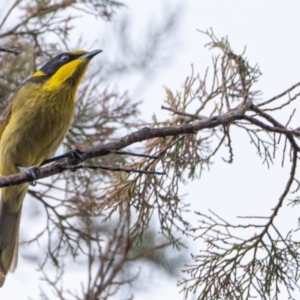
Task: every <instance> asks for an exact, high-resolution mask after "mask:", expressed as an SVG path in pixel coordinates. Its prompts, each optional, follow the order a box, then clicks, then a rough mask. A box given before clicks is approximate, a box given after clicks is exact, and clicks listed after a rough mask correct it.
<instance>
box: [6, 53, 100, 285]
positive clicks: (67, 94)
mask: <svg viewBox="0 0 300 300" xmlns="http://www.w3.org/2000/svg"><path fill="white" fill-rule="evenodd" d="M100 52H101V50H94V51H91V52H86V51H83V50H76V51H71V52H66V53H61V54H59V55H57V56H56V57H54V58H53V59H51V60H50V61H49V62H47V63H46V64H45V65H44V66H42V67H41V68H40V69H39V70H38V71H36V72H35V73H33V75H32V76H31V77H30V78H29V79H28V80H26V81H25V82H24V83H23V84H22V85H21V86H20V87H19V88H18V90H17V91H16V93H15V94H14V95H13V97H12V99H11V101H10V103H9V105H8V106H7V108H6V110H5V112H4V115H3V119H2V121H1V123H0V176H7V175H12V174H16V173H19V172H20V170H21V168H29V167H32V166H39V165H41V163H42V162H43V161H45V160H46V159H48V158H50V157H51V156H53V155H54V154H55V152H56V150H57V148H58V147H59V145H60V144H61V143H62V141H63V139H64V138H65V136H66V134H67V132H68V130H69V127H70V125H71V122H72V119H73V114H74V109H75V95H76V91H77V88H78V85H79V84H80V82H81V80H82V78H83V75H84V73H85V71H86V69H87V66H88V64H89V62H90V60H91V59H92V58H93V57H94V56H95V55H97V54H98V53H100ZM28 186H29V184H28V183H24V184H20V185H16V186H12V187H5V188H2V194H1V203H0V287H1V286H3V284H4V281H5V276H6V274H7V272H8V271H9V270H10V271H12V272H13V271H14V270H15V268H16V266H17V261H18V240H19V225H20V216H21V209H22V203H23V200H24V197H25V195H26V192H27V189H28Z"/></svg>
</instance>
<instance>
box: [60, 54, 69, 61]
mask: <svg viewBox="0 0 300 300" xmlns="http://www.w3.org/2000/svg"><path fill="white" fill-rule="evenodd" d="M60 60H61V61H68V60H69V55H66V54H65V55H63V56H62V57H61V58H60Z"/></svg>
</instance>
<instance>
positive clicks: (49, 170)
mask: <svg viewBox="0 0 300 300" xmlns="http://www.w3.org/2000/svg"><path fill="white" fill-rule="evenodd" d="M244 113H245V108H244V106H241V107H239V108H238V109H236V110H232V111H230V112H228V113H226V114H223V115H220V116H215V117H211V118H207V119H205V120H203V121H199V122H195V123H193V124H182V125H180V126H169V127H161V128H149V127H145V128H143V129H141V130H138V131H136V132H133V133H131V134H129V135H127V136H125V137H123V138H121V139H119V140H117V141H115V142H111V143H107V144H105V145H98V146H96V147H93V148H91V149H88V150H86V151H84V152H83V153H82V155H81V157H80V158H81V162H83V161H86V160H88V159H91V158H95V157H100V156H104V155H107V154H110V153H115V152H116V151H118V150H120V149H123V148H125V147H128V146H130V145H132V144H134V143H137V142H142V141H146V140H149V139H152V138H157V137H167V136H177V135H181V134H195V133H197V132H198V131H200V130H202V129H205V128H213V127H217V126H219V125H223V124H229V123H231V122H232V121H234V120H238V119H241V118H242V116H243V115H244ZM72 167H73V168H74V165H71V164H68V162H67V160H64V161H60V162H56V163H54V164H51V165H49V166H46V167H42V168H39V169H38V172H37V174H36V179H41V178H46V177H49V176H52V175H55V174H59V173H62V172H64V171H66V170H69V169H70V168H72ZM30 181H32V178H29V175H27V174H26V173H18V174H15V175H10V176H5V177H1V178H0V187H5V186H12V185H17V184H21V183H25V182H30Z"/></svg>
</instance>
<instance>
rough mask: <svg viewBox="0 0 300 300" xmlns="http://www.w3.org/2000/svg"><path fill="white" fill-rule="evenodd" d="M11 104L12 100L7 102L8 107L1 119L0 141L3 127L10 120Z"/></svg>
mask: <svg viewBox="0 0 300 300" xmlns="http://www.w3.org/2000/svg"><path fill="white" fill-rule="evenodd" d="M12 102H13V99H12V100H11V101H10V102H9V104H8V106H7V107H6V109H5V111H4V114H3V117H2V120H1V122H0V140H1V137H2V133H3V132H4V130H5V127H6V126H7V124H8V123H9V120H10V117H11V114H12Z"/></svg>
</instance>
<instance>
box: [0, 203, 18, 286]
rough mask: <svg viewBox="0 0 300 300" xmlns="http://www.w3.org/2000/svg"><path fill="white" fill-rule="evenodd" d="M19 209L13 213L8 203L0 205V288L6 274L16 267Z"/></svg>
mask: <svg viewBox="0 0 300 300" xmlns="http://www.w3.org/2000/svg"><path fill="white" fill-rule="evenodd" d="M21 208H22V207H20V209H19V211H18V212H16V213H15V212H11V211H10V209H9V205H8V203H5V202H1V203H0V287H1V286H3V284H4V281H5V276H6V274H7V272H8V271H11V272H13V271H14V270H15V269H16V267H17V263H18V249H19V225H20V217H21Z"/></svg>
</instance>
